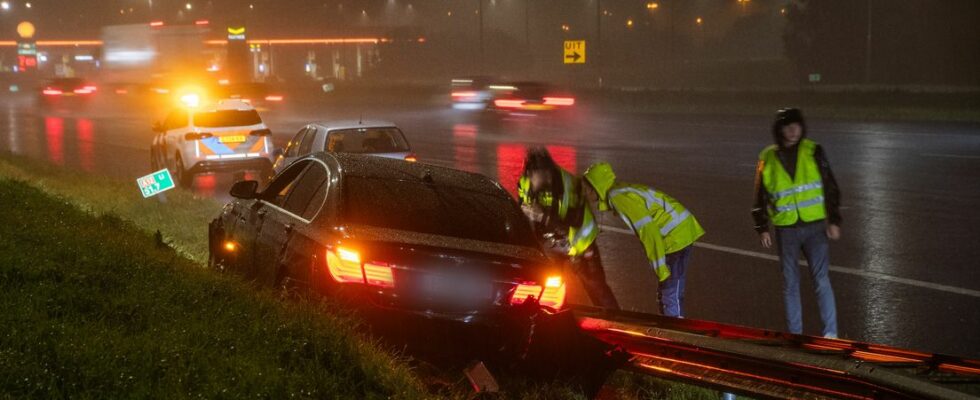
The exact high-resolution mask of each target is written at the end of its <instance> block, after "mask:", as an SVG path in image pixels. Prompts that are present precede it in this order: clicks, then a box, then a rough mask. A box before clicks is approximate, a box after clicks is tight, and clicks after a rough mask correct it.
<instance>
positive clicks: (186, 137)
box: [150, 100, 273, 187]
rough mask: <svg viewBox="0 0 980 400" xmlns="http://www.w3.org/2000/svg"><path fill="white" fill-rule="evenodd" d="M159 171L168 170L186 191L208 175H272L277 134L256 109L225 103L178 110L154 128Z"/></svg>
mask: <svg viewBox="0 0 980 400" xmlns="http://www.w3.org/2000/svg"><path fill="white" fill-rule="evenodd" d="M153 130H154V132H156V135H155V136H154V138H153V143H152V145H151V147H150V160H151V164H152V166H153V168H154V169H157V168H168V169H170V171H171V173H172V174H173V175H174V178H175V180H177V181H178V182H179V183H180V184H181V185H182V186H184V187H189V186H190V185H191V184H192V183H193V181H194V176H195V175H196V174H199V173H205V172H235V171H245V170H254V171H258V172H259V174H260V176H269V175H270V174H271V171H272V149H273V147H272V138H271V135H272V132H271V131H269V128H267V127H266V125H265V123H263V122H262V118H261V117H260V116H259V113H258V112H256V111H255V109H254V108H252V106H251V105H249V104H246V103H243V102H241V101H238V100H222V101H219V102H218V103H217V104H214V105H211V106H206V107H194V106H190V107H178V108H176V109H174V110H173V111H171V112H170V114H169V115H168V116H167V118H166V119H165V120H164V121H162V122H158V123H156V124H154V127H153Z"/></svg>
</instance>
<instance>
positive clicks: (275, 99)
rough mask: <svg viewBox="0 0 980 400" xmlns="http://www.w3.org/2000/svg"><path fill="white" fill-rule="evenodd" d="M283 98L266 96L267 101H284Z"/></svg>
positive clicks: (274, 95)
mask: <svg viewBox="0 0 980 400" xmlns="http://www.w3.org/2000/svg"><path fill="white" fill-rule="evenodd" d="M282 99H283V97H282V96H281V95H277V94H270V95H268V96H265V101H282Z"/></svg>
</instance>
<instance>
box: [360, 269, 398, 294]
mask: <svg viewBox="0 0 980 400" xmlns="http://www.w3.org/2000/svg"><path fill="white" fill-rule="evenodd" d="M364 280H365V282H367V284H368V285H374V286H380V287H383V288H393V287H395V276H394V274H392V272H391V267H389V266H388V265H385V264H380V263H364Z"/></svg>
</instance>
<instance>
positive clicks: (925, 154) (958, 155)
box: [921, 153, 980, 160]
mask: <svg viewBox="0 0 980 400" xmlns="http://www.w3.org/2000/svg"><path fill="white" fill-rule="evenodd" d="M921 155H922V156H923V157H942V158H963V159H967V160H980V156H971V155H966V154H941V153H922V154H921Z"/></svg>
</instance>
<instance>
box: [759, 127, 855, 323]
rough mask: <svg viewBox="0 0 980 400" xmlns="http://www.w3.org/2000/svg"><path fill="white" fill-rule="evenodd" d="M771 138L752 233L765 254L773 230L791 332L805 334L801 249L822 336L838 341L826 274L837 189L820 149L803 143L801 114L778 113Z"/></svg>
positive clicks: (835, 233)
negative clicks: (801, 299)
mask: <svg viewBox="0 0 980 400" xmlns="http://www.w3.org/2000/svg"><path fill="white" fill-rule="evenodd" d="M772 135H773V141H775V144H772V145H769V146H766V148H765V149H763V150H762V152H761V153H760V154H759V162H758V166H757V168H756V172H755V193H756V195H755V205H754V206H753V208H752V217H753V219H755V230H756V232H758V233H759V241H760V242H761V243H762V246H763V247H765V248H767V249H768V248H770V247H772V245H773V238H772V235H770V234H769V227H770V225H774V226H775V227H776V229H775V232H776V240H775V243H776V246H777V248H778V249H779V262H780V264H782V271H783V299H784V301H785V303H786V324H787V326H788V329H789V331H790V333H796V334H799V333H803V311H802V306H801V305H800V266H799V261H798V259H799V255H800V251H801V250H802V251H803V254H804V255H805V256H806V259H807V262H808V264H809V267H810V274H811V275H812V276H813V283H814V290H815V291H816V294H817V305H818V306H819V308H820V319H821V320H823V335H824V336H826V337H830V338H836V337H837V306H836V301H835V299H834V289H833V288H832V287H831V286H830V275H829V272H828V270H829V268H830V255H829V249H830V245H829V241H828V239H833V240H836V239H837V238H839V237H840V222H841V215H840V190H839V189H838V187H837V181H836V180H835V179H834V174H833V172H831V170H830V163H828V162H827V157H826V155H825V154H824V151H823V148H821V147H820V145H818V144H817V143H816V142H814V141H812V140H810V139H807V138H806V124H805V123H804V121H803V113H802V112H800V110H798V109H795V108H786V109H782V110H779V112H777V113H776V120H775V122H774V123H773V126H772Z"/></svg>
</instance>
